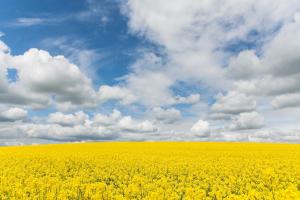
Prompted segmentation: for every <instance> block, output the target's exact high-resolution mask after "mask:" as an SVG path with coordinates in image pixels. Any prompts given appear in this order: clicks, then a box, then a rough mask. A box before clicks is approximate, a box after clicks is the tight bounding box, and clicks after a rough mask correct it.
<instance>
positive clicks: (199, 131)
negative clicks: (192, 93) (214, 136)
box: [191, 119, 210, 137]
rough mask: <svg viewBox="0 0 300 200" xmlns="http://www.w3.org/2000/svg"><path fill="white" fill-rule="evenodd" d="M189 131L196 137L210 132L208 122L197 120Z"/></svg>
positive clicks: (205, 135) (206, 135) (207, 134)
mask: <svg viewBox="0 0 300 200" xmlns="http://www.w3.org/2000/svg"><path fill="white" fill-rule="evenodd" d="M191 132H192V133H194V134H195V135H196V136H197V137H199V136H201V137H208V136H209V133H210V127H209V122H207V121H203V120H201V119H200V120H198V121H197V122H196V123H195V124H194V125H193V126H192V128H191Z"/></svg>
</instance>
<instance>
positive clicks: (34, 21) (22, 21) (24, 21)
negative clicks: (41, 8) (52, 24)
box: [13, 17, 49, 26]
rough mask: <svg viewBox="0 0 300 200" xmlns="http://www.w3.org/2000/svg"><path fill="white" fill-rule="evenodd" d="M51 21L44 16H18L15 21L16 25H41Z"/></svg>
mask: <svg viewBox="0 0 300 200" xmlns="http://www.w3.org/2000/svg"><path fill="white" fill-rule="evenodd" d="M47 22H49V20H46V19H43V18H35V17H34V18H26V17H24V18H18V19H16V21H15V22H14V23H13V25H15V26H35V25H41V24H45V23H47Z"/></svg>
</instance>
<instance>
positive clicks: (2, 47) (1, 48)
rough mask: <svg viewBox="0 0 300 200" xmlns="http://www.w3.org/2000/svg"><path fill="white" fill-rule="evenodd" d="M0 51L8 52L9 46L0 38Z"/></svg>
mask: <svg viewBox="0 0 300 200" xmlns="http://www.w3.org/2000/svg"><path fill="white" fill-rule="evenodd" d="M0 35H1V34H0ZM1 36H2V35H1ZM0 52H2V53H9V52H10V48H9V47H8V46H7V45H6V44H5V43H4V42H2V41H1V40H0Z"/></svg>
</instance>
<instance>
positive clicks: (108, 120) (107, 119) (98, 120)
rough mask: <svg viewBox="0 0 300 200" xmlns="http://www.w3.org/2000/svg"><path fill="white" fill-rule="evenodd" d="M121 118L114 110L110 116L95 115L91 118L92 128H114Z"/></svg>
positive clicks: (120, 114) (118, 112)
mask: <svg viewBox="0 0 300 200" xmlns="http://www.w3.org/2000/svg"><path fill="white" fill-rule="evenodd" d="M121 118H122V113H121V112H120V111H118V110H116V109H114V110H113V112H112V113H111V114H110V115H103V114H99V113H98V114H96V115H95V116H94V118H93V123H92V124H93V125H94V126H99V125H100V126H105V127H106V126H114V125H116V123H117V122H118V121H119V120H120V119H121Z"/></svg>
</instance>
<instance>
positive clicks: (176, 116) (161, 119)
mask: <svg viewBox="0 0 300 200" xmlns="http://www.w3.org/2000/svg"><path fill="white" fill-rule="evenodd" d="M149 113H150V115H153V116H154V118H155V120H156V121H157V122H158V123H163V124H173V123H175V122H176V121H179V120H180V118H181V112H180V111H179V110H177V109H175V108H168V109H163V108H161V107H155V108H153V109H152V110H151V111H150V112H149Z"/></svg>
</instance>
